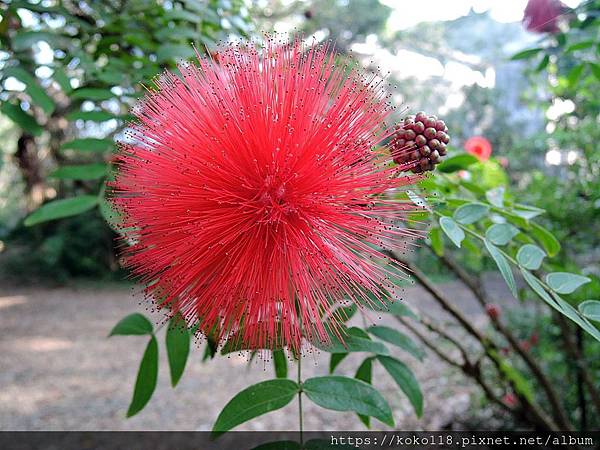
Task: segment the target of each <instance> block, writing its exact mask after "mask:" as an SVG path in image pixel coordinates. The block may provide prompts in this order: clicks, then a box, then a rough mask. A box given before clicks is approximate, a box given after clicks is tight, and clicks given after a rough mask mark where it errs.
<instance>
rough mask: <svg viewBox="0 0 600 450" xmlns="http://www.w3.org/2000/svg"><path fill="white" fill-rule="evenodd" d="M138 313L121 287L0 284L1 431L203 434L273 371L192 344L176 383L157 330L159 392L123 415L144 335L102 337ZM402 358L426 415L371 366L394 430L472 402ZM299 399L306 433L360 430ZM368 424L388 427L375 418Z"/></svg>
mask: <svg viewBox="0 0 600 450" xmlns="http://www.w3.org/2000/svg"><path fill="white" fill-rule="evenodd" d="M486 284H487V285H488V289H493V290H494V291H495V292H496V293H497V294H498V298H504V299H506V298H507V297H508V296H507V293H506V289H505V288H504V286H503V284H502V282H501V281H499V280H497V279H494V280H491V281H490V282H489V283H486ZM441 287H442V288H443V289H444V290H445V291H446V292H449V293H450V294H451V297H452V298H453V299H455V301H456V303H457V304H459V305H460V306H461V308H462V309H463V310H466V311H467V312H468V314H469V315H470V317H472V319H473V320H474V321H475V322H476V323H478V324H481V325H482V326H485V321H486V318H485V316H484V315H483V314H482V312H481V311H480V310H479V309H478V308H477V306H476V304H475V303H474V301H473V299H472V298H471V297H470V296H469V295H468V292H466V291H465V290H464V289H463V288H461V287H460V286H459V285H458V284H456V283H448V284H443V285H441ZM403 297H404V298H405V299H406V301H408V302H409V303H410V304H411V305H413V306H414V307H416V308H417V309H421V310H427V311H428V313H430V314H431V313H432V312H433V313H434V314H435V315H439V314H441V312H439V311H437V312H436V309H435V307H434V305H433V304H432V302H431V300H430V299H429V298H428V296H427V294H426V293H425V292H424V291H423V290H421V289H420V288H416V287H411V288H407V289H406V291H405V293H404V295H403ZM135 311H139V312H145V307H144V306H143V305H139V298H136V297H135V296H134V295H133V294H132V291H131V290H130V288H129V287H127V286H126V285H110V286H103V287H98V288H93V287H89V286H86V287H60V288H48V287H38V286H16V285H7V284H6V283H4V284H0V355H2V356H1V362H0V367H1V369H0V429H1V430H208V429H210V428H211V426H212V424H213V422H214V420H215V418H216V416H217V415H218V413H219V411H220V410H221V408H222V407H223V406H224V405H225V404H226V403H227V401H228V400H229V399H230V398H231V397H232V396H233V395H234V394H235V393H236V392H238V391H239V390H241V389H243V388H244V387H246V386H248V385H249V384H252V383H255V382H258V381H261V380H265V379H269V378H272V377H273V376H274V374H273V369H272V367H271V364H270V363H267V364H265V363H264V362H262V361H257V362H253V363H251V364H250V365H248V363H247V361H246V359H245V358H244V357H240V356H238V355H233V356H231V357H229V358H224V357H220V358H216V359H215V360H213V361H210V362H206V363H202V362H201V355H202V353H203V351H202V350H203V349H198V348H194V351H193V352H192V355H191V359H190V361H188V366H187V368H186V371H185V373H184V376H183V378H182V380H181V382H180V383H179V385H178V386H177V388H176V389H172V388H171V387H170V381H169V373H168V366H167V362H166V355H165V350H164V330H163V331H162V332H160V333H159V338H160V369H159V370H160V372H159V380H158V386H157V389H156V392H155V394H154V396H153V398H152V400H151V401H150V403H149V405H148V406H147V407H146V408H145V409H144V410H143V411H142V412H141V413H140V414H138V415H137V416H135V417H133V418H131V419H125V411H126V410H127V406H128V402H129V400H130V398H131V394H132V386H133V382H134V379H135V376H136V372H137V366H138V363H139V359H140V358H141V355H142V353H143V351H144V347H145V344H146V338H144V337H133V336H132V337H129V336H128V337H112V338H110V339H107V337H106V336H107V334H108V332H109V331H110V329H111V328H112V327H113V326H114V324H115V323H117V322H118V321H119V320H120V319H121V318H122V317H124V316H125V315H127V314H130V313H132V312H135ZM385 320H389V319H384V321H385ZM391 323H394V322H391ZM398 356H400V357H401V358H402V359H403V360H404V361H405V362H406V363H407V364H408V365H409V366H410V367H412V369H413V370H414V372H415V374H416V376H417V378H418V379H419V380H420V382H421V386H422V389H423V391H424V393H425V412H424V415H423V418H422V419H417V418H416V417H415V416H414V414H413V412H412V409H411V407H410V404H409V402H408V400H407V399H406V397H405V396H403V395H402V393H401V392H400V391H399V390H398V388H397V387H396V386H395V385H394V383H393V381H392V380H391V379H390V378H389V376H388V375H387V374H386V373H385V372H384V371H383V369H382V368H381V367H378V366H375V372H374V377H373V378H374V380H375V382H374V384H375V385H376V386H377V387H378V388H379V389H380V390H381V391H382V392H383V394H384V396H385V397H386V398H387V399H388V401H389V403H390V405H391V406H392V409H393V410H394V417H395V418H396V424H397V429H413V430H414V429H428V430H435V429H439V428H440V427H444V426H445V425H447V424H448V423H450V422H452V420H453V418H454V417H455V416H456V415H460V414H464V412H465V411H466V410H467V409H468V408H469V404H470V396H471V395H472V394H473V393H474V392H477V390H476V389H475V388H474V387H473V386H471V385H469V384H468V383H466V382H465V381H462V380H461V378H460V377H459V376H458V375H457V374H456V373H455V372H453V371H452V370H451V369H449V368H448V367H447V366H445V365H444V364H442V363H441V362H440V361H439V360H437V359H436V358H435V357H434V356H433V355H431V354H430V352H429V354H428V356H427V358H426V359H425V360H424V361H423V362H419V361H417V360H415V359H413V358H412V357H410V356H408V355H405V354H404V355H403V354H401V353H398ZM363 357H364V355H363ZM360 358H361V355H357V354H355V355H351V357H349V358H347V359H346V360H345V361H344V362H343V363H342V364H341V365H340V366H339V369H338V372H339V373H340V374H346V375H351V376H352V375H353V374H354V371H355V370H356V368H357V367H358V364H359V363H360ZM290 365H291V364H290ZM303 369H304V376H305V377H309V376H314V375H325V374H326V373H327V369H328V359H327V356H325V355H320V356H318V357H315V358H310V357H309V358H307V359H305V360H304V364H303ZM304 403H305V404H306V406H305V418H304V423H305V429H307V430H363V429H364V427H363V426H362V424H361V423H360V422H359V420H358V419H357V417H356V416H355V415H354V414H353V413H349V412H348V413H339V412H334V411H327V410H324V409H320V408H318V407H316V406H315V405H312V404H311V403H310V402H308V401H307V402H304ZM297 420H298V419H297V404H296V401H294V402H292V403H291V404H290V405H288V406H287V407H286V409H285V410H283V411H280V412H276V413H272V414H268V415H265V416H262V417H260V418H258V419H255V420H253V421H251V422H248V423H246V424H244V425H243V426H241V427H239V429H240V430H294V429H296V428H297ZM373 426H374V429H384V428H385V426H384V425H383V424H381V423H379V422H377V421H373Z"/></svg>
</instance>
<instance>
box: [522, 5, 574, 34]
mask: <svg viewBox="0 0 600 450" xmlns="http://www.w3.org/2000/svg"><path fill="white" fill-rule="evenodd" d="M566 9H567V7H566V6H565V5H564V4H563V3H562V2H561V1H560V0H529V2H527V6H526V7H525V13H524V15H523V25H524V26H525V28H526V29H527V30H528V31H532V32H534V33H558V32H559V31H560V29H559V28H558V19H559V17H560V16H561V14H563V12H564V11H565V10H566Z"/></svg>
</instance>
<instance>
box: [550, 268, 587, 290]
mask: <svg viewBox="0 0 600 450" xmlns="http://www.w3.org/2000/svg"><path fill="white" fill-rule="evenodd" d="M590 281H592V280H590V279H589V278H588V277H584V276H581V275H576V274H574V273H568V272H552V273H549V274H548V275H546V283H548V286H550V288H551V289H552V290H553V291H554V292H557V293H559V294H570V293H571V292H573V291H575V290H576V289H577V288H578V287H579V286H582V285H584V284H586V283H589V282H590Z"/></svg>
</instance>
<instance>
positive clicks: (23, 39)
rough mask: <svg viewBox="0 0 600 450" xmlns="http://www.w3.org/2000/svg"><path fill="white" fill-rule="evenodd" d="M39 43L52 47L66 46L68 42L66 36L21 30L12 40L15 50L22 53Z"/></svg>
mask: <svg viewBox="0 0 600 450" xmlns="http://www.w3.org/2000/svg"><path fill="white" fill-rule="evenodd" d="M28 6H29V5H28ZM39 41H45V42H47V43H48V44H49V45H50V46H61V45H64V44H65V43H66V42H67V40H66V38H65V37H64V36H60V35H58V34H55V33H50V32H48V31H23V30H19V31H17V33H15V35H14V36H13V38H12V41H11V42H12V48H13V50H15V51H17V52H20V51H23V50H28V49H31V47H32V46H33V45H34V44H36V43H38V42H39Z"/></svg>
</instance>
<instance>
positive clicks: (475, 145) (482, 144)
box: [465, 136, 492, 161]
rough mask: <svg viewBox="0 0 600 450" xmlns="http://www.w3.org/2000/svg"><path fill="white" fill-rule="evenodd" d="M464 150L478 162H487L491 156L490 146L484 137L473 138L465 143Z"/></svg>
mask: <svg viewBox="0 0 600 450" xmlns="http://www.w3.org/2000/svg"><path fill="white" fill-rule="evenodd" d="M465 150H466V151H467V153H470V154H471V155H474V156H476V157H477V158H478V159H479V160H480V161H487V160H488V159H490V156H491V155H492V144H490V141H488V140H487V139H486V138H484V137H481V136H473V137H470V138H469V139H467V141H466V142H465Z"/></svg>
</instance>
